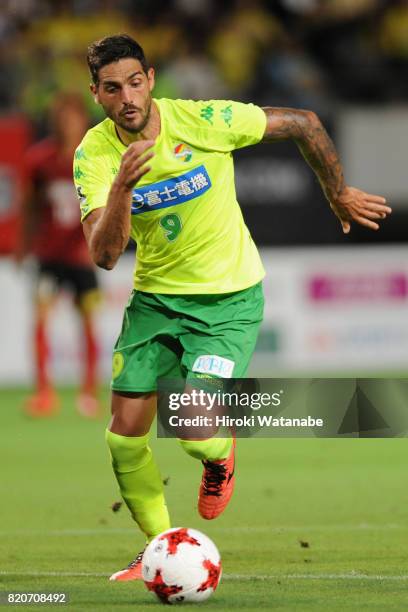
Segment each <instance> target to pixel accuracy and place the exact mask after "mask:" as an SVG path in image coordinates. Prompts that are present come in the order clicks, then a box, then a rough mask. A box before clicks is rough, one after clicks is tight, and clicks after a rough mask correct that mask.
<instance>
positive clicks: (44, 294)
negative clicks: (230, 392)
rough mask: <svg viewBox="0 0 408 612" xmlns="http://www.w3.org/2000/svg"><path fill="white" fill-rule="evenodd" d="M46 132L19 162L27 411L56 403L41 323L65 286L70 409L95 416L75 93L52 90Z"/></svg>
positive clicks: (90, 272) (92, 299)
mask: <svg viewBox="0 0 408 612" xmlns="http://www.w3.org/2000/svg"><path fill="white" fill-rule="evenodd" d="M51 121H52V135H51V136H49V137H48V138H46V139H44V140H42V141H40V142H38V143H36V144H34V145H33V146H32V147H31V148H30V149H29V150H28V152H27V154H26V158H25V160H24V167H25V195H24V201H23V210H22V223H21V240H20V241H19V247H18V252H17V259H18V260H21V259H23V257H24V256H25V255H27V254H29V253H31V254H33V255H34V257H35V258H36V260H37V262H38V278H37V283H36V291H35V317H34V321H35V323H34V326H35V327H34V354H35V365H36V368H35V371H36V391H35V393H34V395H32V396H31V397H30V398H29V400H28V401H27V403H26V406H25V410H26V412H27V413H28V414H30V415H31V416H47V415H50V414H52V413H53V412H55V411H56V410H57V408H58V397H57V395H56V393H55V391H54V389H53V385H52V382H51V380H50V376H49V361H50V353H49V345H48V340H47V321H48V317H49V314H50V310H51V308H52V306H53V305H54V303H55V300H56V298H57V297H58V294H59V292H60V290H61V289H68V290H69V291H70V292H71V294H72V296H73V299H74V304H75V306H76V308H77V311H78V313H79V315H80V317H81V322H82V327H83V339H84V345H85V346H84V361H85V363H84V367H83V370H82V371H83V380H82V384H81V389H80V392H79V394H78V398H77V408H78V410H79V412H80V413H81V414H83V415H84V416H89V417H93V416H97V414H98V412H99V404H98V400H97V395H96V391H97V357H98V349H97V342H96V335H95V332H94V324H93V318H94V317H93V314H94V311H95V307H96V305H97V303H98V301H99V291H98V284H97V278H96V274H95V269H94V265H93V263H92V261H91V258H90V256H89V253H88V249H87V246H86V242H85V239H84V236H83V232H82V227H81V224H80V219H79V214H78V204H77V202H78V200H77V195H76V193H75V189H74V187H73V185H72V157H73V154H74V151H75V148H76V147H77V146H78V143H79V142H80V141H81V139H82V138H83V136H84V134H85V132H86V130H87V129H88V127H89V126H88V115H87V112H86V109H85V107H84V104H83V101H82V99H81V98H80V97H79V96H77V95H76V94H68V93H64V94H59V95H58V96H57V97H56V99H55V100H54V103H53V105H52V109H51Z"/></svg>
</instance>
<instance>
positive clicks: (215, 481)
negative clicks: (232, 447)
mask: <svg viewBox="0 0 408 612" xmlns="http://www.w3.org/2000/svg"><path fill="white" fill-rule="evenodd" d="M202 463H203V465H204V467H205V472H204V481H203V487H204V493H205V495H216V496H217V497H219V496H220V495H221V487H222V484H223V482H224V480H225V479H226V477H227V468H226V467H225V465H223V464H222V463H213V462H212V461H203V462H202Z"/></svg>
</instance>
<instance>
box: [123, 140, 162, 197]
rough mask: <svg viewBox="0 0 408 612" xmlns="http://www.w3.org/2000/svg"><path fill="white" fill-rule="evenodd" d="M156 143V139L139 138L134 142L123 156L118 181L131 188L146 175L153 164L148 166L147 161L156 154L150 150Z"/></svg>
mask: <svg viewBox="0 0 408 612" xmlns="http://www.w3.org/2000/svg"><path fill="white" fill-rule="evenodd" d="M153 145H154V140H137V141H136V142H132V143H131V144H130V145H129V146H128V148H127V151H126V153H124V154H123V156H122V161H121V164H120V168H119V172H118V175H117V177H116V181H117V182H119V183H120V184H122V185H123V186H124V187H125V188H126V189H128V190H131V189H133V187H134V186H135V184H136V183H137V182H138V181H139V180H140V179H141V178H142V176H144V175H145V174H146V173H147V172H149V170H151V166H146V165H145V164H146V162H148V161H149V159H152V157H153V156H154V152H153V151H149V152H148V153H147V152H146V151H148V150H149V149H151V148H152V147H153Z"/></svg>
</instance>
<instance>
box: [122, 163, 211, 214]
mask: <svg viewBox="0 0 408 612" xmlns="http://www.w3.org/2000/svg"><path fill="white" fill-rule="evenodd" d="M210 187H211V179H210V177H209V175H208V172H207V170H206V168H205V166H204V165H201V166H197V168H194V169H193V170H190V171H189V172H186V173H185V174H180V175H179V176H173V177H171V178H169V179H166V180H165V181H159V182H158V183H151V184H150V185H145V186H144V187H135V189H133V196H132V210H131V212H132V215H139V214H140V213H144V212H149V211H151V210H158V209H159V208H167V207H169V206H178V204H184V202H188V201H189V200H193V199H194V198H198V197H199V196H201V195H203V193H205V192H206V191H208V190H209V189H210Z"/></svg>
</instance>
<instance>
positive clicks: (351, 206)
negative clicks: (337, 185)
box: [330, 185, 392, 234]
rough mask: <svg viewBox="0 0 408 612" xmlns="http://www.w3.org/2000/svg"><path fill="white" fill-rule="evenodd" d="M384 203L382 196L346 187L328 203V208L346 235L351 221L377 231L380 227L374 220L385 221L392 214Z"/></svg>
mask: <svg viewBox="0 0 408 612" xmlns="http://www.w3.org/2000/svg"><path fill="white" fill-rule="evenodd" d="M386 202H387V201H386V199H385V198H383V197H382V196H378V195H372V194H370V193H366V192H365V191H361V190H360V189H356V188H355V187H349V186H348V185H346V186H345V187H344V188H343V190H342V191H341V192H340V194H339V195H338V197H337V199H336V200H335V201H334V202H330V208H331V209H332V211H333V212H334V214H335V215H336V217H337V218H338V219H339V220H340V223H341V226H342V228H343V232H344V233H345V234H348V233H349V231H350V228H351V221H355V222H356V223H359V224H360V225H364V226H365V227H368V228H370V229H372V230H378V229H379V228H380V226H379V225H378V223H376V221H375V220H374V219H385V218H386V216H387V215H389V214H390V213H391V212H392V210H391V208H390V207H389V206H387V205H386Z"/></svg>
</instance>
